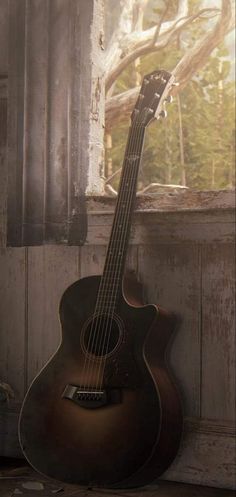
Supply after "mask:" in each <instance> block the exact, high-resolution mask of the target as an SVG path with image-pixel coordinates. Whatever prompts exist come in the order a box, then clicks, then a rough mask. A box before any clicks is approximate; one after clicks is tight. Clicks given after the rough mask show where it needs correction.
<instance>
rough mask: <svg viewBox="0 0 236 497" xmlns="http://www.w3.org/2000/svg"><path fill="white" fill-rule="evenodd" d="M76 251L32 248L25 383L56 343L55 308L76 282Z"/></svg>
mask: <svg viewBox="0 0 236 497" xmlns="http://www.w3.org/2000/svg"><path fill="white" fill-rule="evenodd" d="M78 255H79V250H78V248H77V247H54V246H45V247H33V248H30V249H29V259H28V368H27V375H28V383H29V382H30V381H31V380H32V379H33V378H34V376H35V375H36V374H37V373H38V371H39V370H40V369H41V368H42V366H43V365H44V364H45V363H46V361H47V360H48V359H49V357H50V356H51V355H52V354H53V353H54V352H55V351H56V348H57V346H58V344H59V342H60V323H59V319H58V307H59V302H60V299H61V297H62V294H63V292H64V290H66V288H67V287H68V286H69V285H70V284H71V283H73V282H74V281H75V280H76V279H78V276H79V273H78V266H79V262H78V259H79V257H78Z"/></svg>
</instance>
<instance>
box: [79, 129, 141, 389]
mask: <svg viewBox="0 0 236 497" xmlns="http://www.w3.org/2000/svg"><path fill="white" fill-rule="evenodd" d="M131 146H132V138H131V141H130V142H129V141H128V142H127V146H126V150H125V155H126V154H127V153H128V151H129V149H130V148H131ZM122 172H123V173H124V170H123V171H122ZM122 177H123V175H122ZM120 200H121V197H120V198H119V199H118V201H119V202H118V203H117V213H118V211H119V203H120ZM113 226H116V225H115V224H114V225H113ZM108 250H109V247H108ZM103 293H104V280H103V275H102V279H101V281H100V285H99V289H98V295H97V300H96V305H95V311H94V314H93V319H92V321H91V324H90V333H89V339H88V343H87V350H88V351H89V350H92V348H93V345H94V337H95V334H97V326H98V324H99V323H98V321H101V316H100V318H99V312H101V311H100V308H99V306H100V307H101V301H102V296H103V295H102V294H103ZM95 320H96V321H95ZM94 325H95V326H94ZM91 355H92V354H90V353H86V356H85V361H84V365H83V369H82V374H81V379H82V385H83V386H84V388H86V383H88V386H89V381H88V379H87V378H86V377H88V370H89V367H90V364H91V361H93V362H94V359H93V358H92V357H91Z"/></svg>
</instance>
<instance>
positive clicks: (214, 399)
mask: <svg viewBox="0 0 236 497" xmlns="http://www.w3.org/2000/svg"><path fill="white" fill-rule="evenodd" d="M234 277H235V252H234V245H233V244H229V245H220V244H219V245H209V246H206V247H204V248H203V252H202V326H203V334H202V416H203V417H208V418H212V419H228V420H232V419H235V299H234V290H235V279H234Z"/></svg>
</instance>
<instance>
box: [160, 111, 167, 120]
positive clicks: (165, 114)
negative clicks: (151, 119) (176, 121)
mask: <svg viewBox="0 0 236 497" xmlns="http://www.w3.org/2000/svg"><path fill="white" fill-rule="evenodd" d="M159 117H162V118H163V119H165V117H167V111H166V110H161V112H160V114H159Z"/></svg>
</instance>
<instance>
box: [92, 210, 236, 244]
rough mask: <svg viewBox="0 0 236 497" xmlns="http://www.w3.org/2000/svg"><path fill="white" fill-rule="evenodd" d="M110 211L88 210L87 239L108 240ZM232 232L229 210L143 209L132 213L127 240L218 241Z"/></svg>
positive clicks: (225, 239) (230, 238) (230, 236)
mask: <svg viewBox="0 0 236 497" xmlns="http://www.w3.org/2000/svg"><path fill="white" fill-rule="evenodd" d="M112 221H113V214H112V213H111V214H108V213H105V214H104V213H100V214H96V213H93V214H91V213H90V214H89V216H88V236H87V243H89V244H91V245H103V244H104V243H108V240H109V236H110V230H111V225H112ZM234 235H235V218H234V214H233V213H232V212H229V211H223V212H220V211H219V212H217V213H215V214H213V213H210V214H209V213H208V214H206V213H204V214H203V213H199V212H198V213H195V212H188V213H181V212H179V213H172V212H169V213H166V212H165V213H164V212H163V213H160V212H155V213H153V212H152V213H147V212H146V213H143V212H137V213H135V215H134V219H133V222H132V228H131V238H130V243H131V244H135V245H139V244H144V243H145V245H154V244H157V243H158V244H159V243H163V244H165V243H168V244H173V243H182V242H184V243H193V242H194V243H196V242H198V243H209V242H211V243H213V242H214V243H218V242H224V243H226V242H232V241H234Z"/></svg>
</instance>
